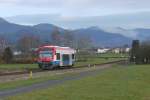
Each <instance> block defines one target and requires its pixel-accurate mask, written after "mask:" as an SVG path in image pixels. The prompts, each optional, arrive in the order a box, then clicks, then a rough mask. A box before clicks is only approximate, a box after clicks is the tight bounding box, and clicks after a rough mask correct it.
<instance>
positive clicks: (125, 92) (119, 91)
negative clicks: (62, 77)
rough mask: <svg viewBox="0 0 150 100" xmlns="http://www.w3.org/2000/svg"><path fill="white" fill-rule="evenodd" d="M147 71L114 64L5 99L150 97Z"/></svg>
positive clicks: (142, 67) (124, 99)
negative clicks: (91, 74) (75, 78)
mask: <svg viewBox="0 0 150 100" xmlns="http://www.w3.org/2000/svg"><path fill="white" fill-rule="evenodd" d="M149 72H150V67H149V65H114V66H113V67H112V68H109V69H106V70H103V71H101V73H98V74H97V75H95V76H89V77H87V78H83V79H80V80H76V81H70V82H66V83H65V84H62V85H58V86H55V87H53V88H48V89H43V90H40V91H34V92H32V93H27V94H22V95H18V96H14V97H10V98H7V99H6V100H27V99H29V100H149V99H150V97H149V95H150V85H149V84H150V73H149Z"/></svg>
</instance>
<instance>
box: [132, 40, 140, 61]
mask: <svg viewBox="0 0 150 100" xmlns="http://www.w3.org/2000/svg"><path fill="white" fill-rule="evenodd" d="M139 48H140V41H139V40H133V42H132V49H131V54H130V61H131V62H136V63H138V62H139V55H138V53H139Z"/></svg>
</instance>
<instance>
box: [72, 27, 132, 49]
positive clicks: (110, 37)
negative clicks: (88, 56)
mask: <svg viewBox="0 0 150 100" xmlns="http://www.w3.org/2000/svg"><path fill="white" fill-rule="evenodd" d="M74 34H76V35H77V36H80V37H81V36H89V37H91V39H92V40H93V42H94V44H95V45H96V46H108V47H113V46H122V45H125V44H131V41H132V39H131V38H128V37H125V36H123V35H120V34H116V33H109V32H105V31H103V30H102V29H100V28H98V27H89V28H86V29H78V30H75V31H74Z"/></svg>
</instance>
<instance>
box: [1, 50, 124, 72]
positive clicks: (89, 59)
mask: <svg viewBox="0 0 150 100" xmlns="http://www.w3.org/2000/svg"><path fill="white" fill-rule="evenodd" d="M121 56H122V55H121V54H112V53H108V54H101V55H97V56H94V57H91V56H87V57H85V58H86V60H83V61H77V62H75V65H74V66H75V67H78V66H84V65H88V64H101V63H107V62H112V61H117V60H123V59H126V58H107V57H121ZM103 57H104V58H103ZM105 57H106V58H105ZM1 69H6V70H16V69H19V70H24V69H38V65H37V64H36V63H34V64H0V70H1Z"/></svg>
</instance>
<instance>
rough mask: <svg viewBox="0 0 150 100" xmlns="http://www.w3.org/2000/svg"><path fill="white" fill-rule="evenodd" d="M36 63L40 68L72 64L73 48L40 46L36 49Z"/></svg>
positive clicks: (73, 57)
mask: <svg viewBox="0 0 150 100" xmlns="http://www.w3.org/2000/svg"><path fill="white" fill-rule="evenodd" d="M38 55H39V56H38V61H37V62H38V65H39V68H41V69H53V68H56V67H60V66H63V67H65V66H73V65H74V62H75V50H74V49H72V48H70V47H60V46H42V47H40V48H39V49H38Z"/></svg>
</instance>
